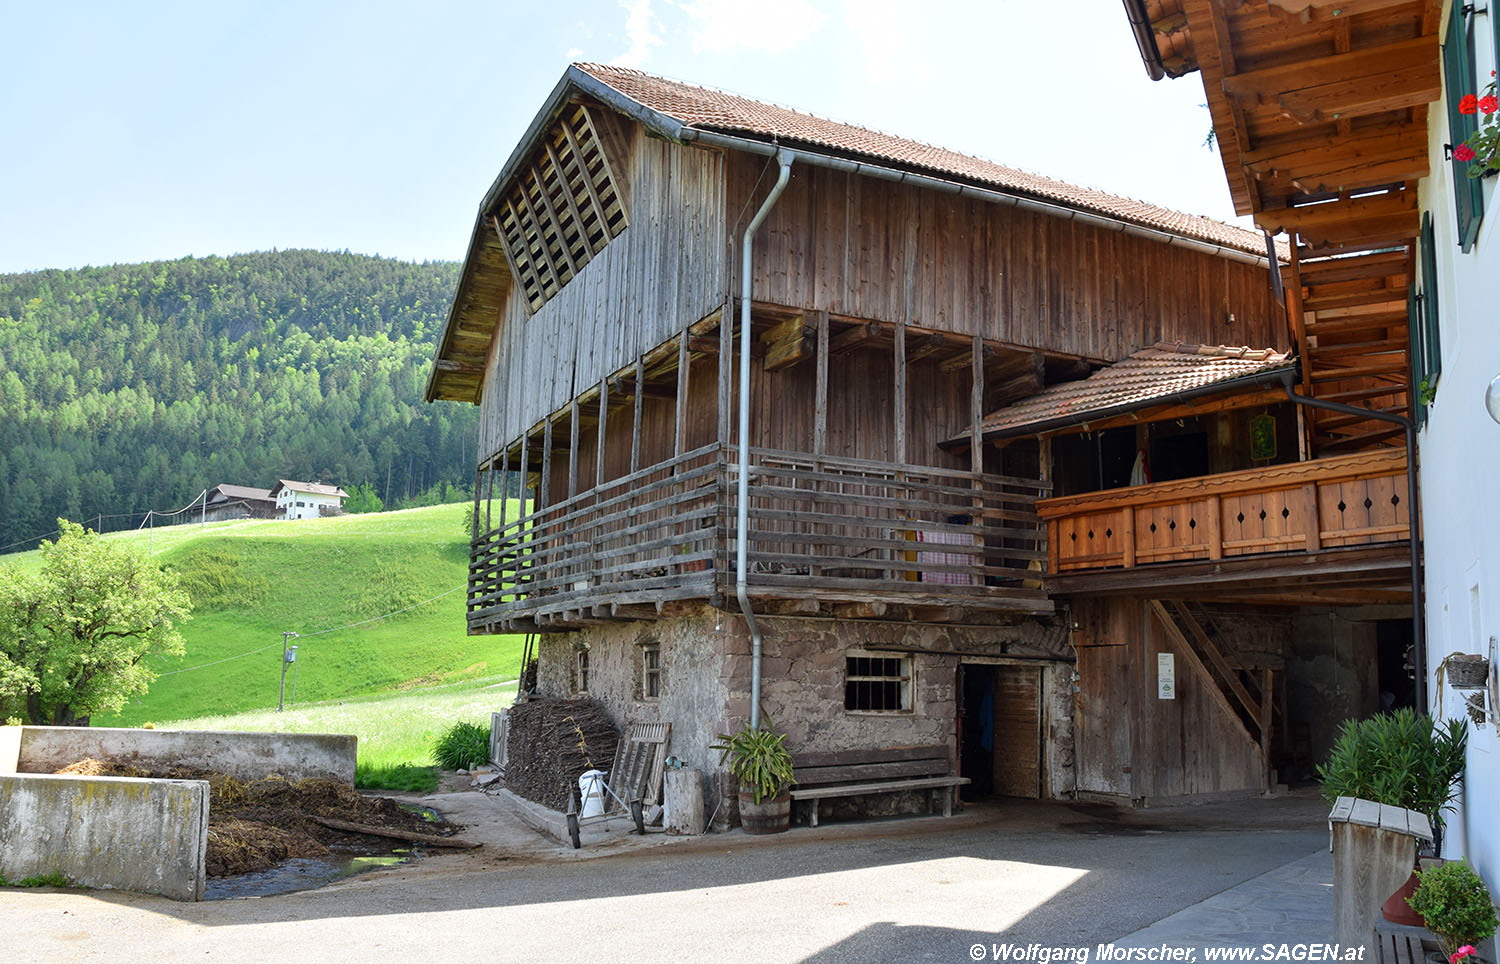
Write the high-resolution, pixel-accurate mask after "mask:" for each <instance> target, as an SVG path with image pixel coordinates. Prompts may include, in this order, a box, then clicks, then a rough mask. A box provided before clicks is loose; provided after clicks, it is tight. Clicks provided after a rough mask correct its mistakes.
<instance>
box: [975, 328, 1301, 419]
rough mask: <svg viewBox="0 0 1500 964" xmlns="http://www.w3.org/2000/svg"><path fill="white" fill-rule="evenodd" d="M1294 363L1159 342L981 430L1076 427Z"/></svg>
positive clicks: (1256, 353) (1009, 410) (1251, 352)
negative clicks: (1101, 417) (1110, 415)
mask: <svg viewBox="0 0 1500 964" xmlns="http://www.w3.org/2000/svg"><path fill="white" fill-rule="evenodd" d="M1296 364H1297V362H1296V360H1295V359H1293V358H1292V357H1290V354H1281V353H1278V352H1275V351H1272V350H1270V349H1253V348H1229V347H1225V346H1223V345H1215V346H1208V345H1182V344H1178V343H1176V342H1162V343H1160V344H1157V345H1153V346H1152V347H1150V348H1147V349H1144V350H1142V351H1138V352H1136V353H1134V354H1133V355H1131V356H1130V357H1129V358H1126V359H1124V360H1123V361H1118V362H1116V363H1115V364H1113V365H1109V366H1107V367H1105V368H1101V369H1099V370H1098V371H1096V372H1094V374H1092V375H1090V376H1089V377H1088V378H1083V379H1080V380H1078V381H1076V382H1064V383H1062V384H1060V385H1053V386H1052V387H1051V388H1048V389H1046V390H1044V391H1042V392H1041V393H1040V394H1037V395H1033V396H1031V397H1030V398H1028V399H1025V400H1023V401H1020V402H1017V403H1016V404H1014V405H1009V406H1007V407H1005V408H1002V409H1000V410H999V411H996V412H991V413H990V414H989V415H987V416H985V419H984V422H983V429H982V431H983V433H984V435H985V436H986V437H989V436H991V435H999V436H1011V435H1025V434H1029V433H1030V432H1031V431H1040V430H1041V429H1042V427H1043V426H1049V425H1050V426H1054V427H1055V426H1061V425H1066V424H1078V423H1080V422H1087V421H1089V419H1090V418H1091V417H1093V418H1097V417H1099V416H1100V415H1102V414H1104V413H1105V412H1109V413H1111V414H1119V413H1122V412H1125V411H1130V410H1132V409H1141V408H1149V407H1150V406H1152V405H1159V404H1162V403H1164V402H1170V401H1171V400H1172V399H1173V398H1174V397H1176V396H1178V395H1182V394H1184V393H1186V392H1199V391H1201V390H1202V389H1205V388H1208V387H1209V386H1212V385H1216V384H1219V383H1227V382H1232V381H1234V380H1235V379H1238V378H1243V377H1246V376H1249V375H1256V374H1260V373H1262V372H1268V371H1272V370H1274V369H1278V368H1291V367H1293V366H1295V365H1296ZM1224 387H1226V388H1228V387H1229V386H1228V385H1227V384H1226V385H1225V386H1224ZM964 435H965V436H967V435H968V433H967V432H966V433H964Z"/></svg>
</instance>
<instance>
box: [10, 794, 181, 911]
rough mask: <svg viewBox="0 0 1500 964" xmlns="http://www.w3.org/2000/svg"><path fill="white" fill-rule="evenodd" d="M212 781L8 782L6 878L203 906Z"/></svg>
mask: <svg viewBox="0 0 1500 964" xmlns="http://www.w3.org/2000/svg"><path fill="white" fill-rule="evenodd" d="M207 846H208V784H207V783H206V782H203V781H201V780H137V779H132V778H128V777H78V776H51V775H47V776H42V775H31V774H13V775H0V874H3V875H4V876H5V877H7V878H10V879H12V880H19V879H22V878H25V877H30V876H35V875H45V874H54V873H55V874H61V875H63V876H64V877H66V878H67V879H68V880H69V881H70V882H72V883H74V884H79V885H81V886H84V887H102V888H118V889H121V890H134V891H141V892H144V893H148V894H161V895H162V896H163V897H170V898H172V899H174V900H202V899H203V885H204V869H203V857H204V852H205V850H206V849H207Z"/></svg>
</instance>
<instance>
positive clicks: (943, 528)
mask: <svg viewBox="0 0 1500 964" xmlns="http://www.w3.org/2000/svg"><path fill="white" fill-rule="evenodd" d="M730 451H731V452H732V451H733V450H732V449H731V450H730ZM750 472H751V480H750V486H749V493H750V512H749V516H750V533H749V537H748V538H749V540H750V545H749V550H748V560H749V567H750V576H749V578H748V580H747V582H748V584H749V586H750V589H751V594H752V595H754V596H760V597H770V598H776V597H782V598H812V599H824V600H828V601H848V600H857V601H865V602H872V603H879V602H886V603H893V604H907V605H911V604H933V605H941V604H945V603H946V604H953V605H958V604H962V605H965V606H985V607H993V608H1015V607H1017V606H1019V608H1023V609H1028V608H1036V609H1048V610H1050V605H1047V604H1045V596H1044V594H1043V593H1042V591H1041V583H1040V577H1041V574H1042V573H1041V570H1042V564H1043V562H1044V561H1045V559H1046V546H1045V544H1044V541H1043V540H1044V538H1045V533H1044V531H1043V528H1042V525H1041V523H1040V521H1039V520H1038V518H1037V515H1036V501H1037V499H1038V498H1039V496H1041V495H1042V494H1045V492H1046V491H1047V488H1046V484H1045V483H1042V482H1039V481H1038V480H1036V479H1021V478H1008V477H1004V476H998V475H985V474H975V473H973V472H966V471H960V470H956V469H940V468H931V467H926V466H912V465H893V464H890V463H886V462H872V461H866V460H862V459H848V458H831V457H827V456H813V455H808V454H805V453H793V452H778V451H773V450H769V449H752V450H751V468H750ZM738 477H739V470H738V466H737V465H736V463H735V461H734V459H733V458H732V456H731V457H728V458H726V463H725V474H724V481H725V489H726V492H727V493H729V495H730V498H732V496H733V486H734V485H735V483H736V480H737V479H738ZM735 521H736V520H735V519H734V517H733V515H732V514H731V515H730V516H729V517H728V525H729V526H730V531H729V544H728V546H727V548H726V551H727V552H728V553H729V558H730V560H731V565H732V560H733V552H734V546H735V542H734V540H735V537H736V533H735V531H734V524H735ZM1033 604H1036V605H1034V606H1033Z"/></svg>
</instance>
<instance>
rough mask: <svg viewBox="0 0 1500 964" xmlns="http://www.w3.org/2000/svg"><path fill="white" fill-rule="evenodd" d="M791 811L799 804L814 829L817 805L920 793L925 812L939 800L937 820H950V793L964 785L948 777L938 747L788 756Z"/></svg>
mask: <svg viewBox="0 0 1500 964" xmlns="http://www.w3.org/2000/svg"><path fill="white" fill-rule="evenodd" d="M792 772H793V774H794V775H795V782H794V783H793V786H792V801H793V806H795V805H796V803H797V802H798V801H805V802H806V803H808V804H809V806H808V807H807V814H808V824H809V825H810V826H813V827H816V826H817V825H818V801H819V800H822V799H823V798H825V797H853V796H860V795H863V794H868V793H901V792H903V791H906V790H926V791H927V808H928V811H929V812H935V811H936V806H937V797H938V796H939V795H941V797H942V802H943V816H945V817H950V816H952V815H953V791H954V788H955V787H960V786H963V785H964V784H966V783H968V782H969V779H968V778H967V777H961V776H959V775H958V774H957V773H954V772H953V758H952V757H951V756H950V755H949V754H948V748H947V747H944V746H893V747H886V748H883V749H879V750H839V751H837V752H833V753H797V754H794V755H793V757H792Z"/></svg>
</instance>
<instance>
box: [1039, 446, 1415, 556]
mask: <svg viewBox="0 0 1500 964" xmlns="http://www.w3.org/2000/svg"><path fill="white" fill-rule="evenodd" d="M1406 493H1407V489H1406V453H1405V452H1402V451H1399V450H1388V451H1380V452H1360V453H1357V454H1354V455H1343V456H1337V457H1334V458H1326V459H1315V460H1313V461H1310V462H1294V463H1290V464H1287V465H1273V466H1267V467H1266V468H1260V469H1251V470H1249V471H1245V472H1229V473H1226V474H1223V475H1209V476H1203V477H1200V478H1194V479H1179V480H1176V481H1173V482H1158V483H1154V484H1151V485H1139V486H1132V487H1130V488H1125V489H1110V490H1108V491H1105V492H1090V493H1087V494H1084V495H1073V496H1065V497H1062V498H1056V499H1046V500H1044V501H1042V502H1039V503H1038V504H1037V512H1038V514H1039V515H1040V516H1041V517H1042V518H1043V519H1044V520H1046V524H1047V531H1048V542H1047V545H1048V566H1047V569H1048V571H1049V572H1051V573H1064V572H1073V571H1077V570H1085V569H1105V568H1111V567H1125V568H1129V567H1132V566H1138V565H1145V564H1148V563H1154V562H1175V561H1181V560H1189V559H1227V558H1232V557H1235V556H1246V555H1255V554H1259V553H1270V552H1290V551H1306V552H1318V551H1319V550H1322V549H1327V548H1333V547H1337V546H1358V545H1369V544H1373V543H1390V542H1401V541H1404V540H1406V539H1407V537H1408V533H1409V530H1408V524H1409V518H1410V516H1409V514H1408V508H1409V507H1408V506H1407V498H1406Z"/></svg>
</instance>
